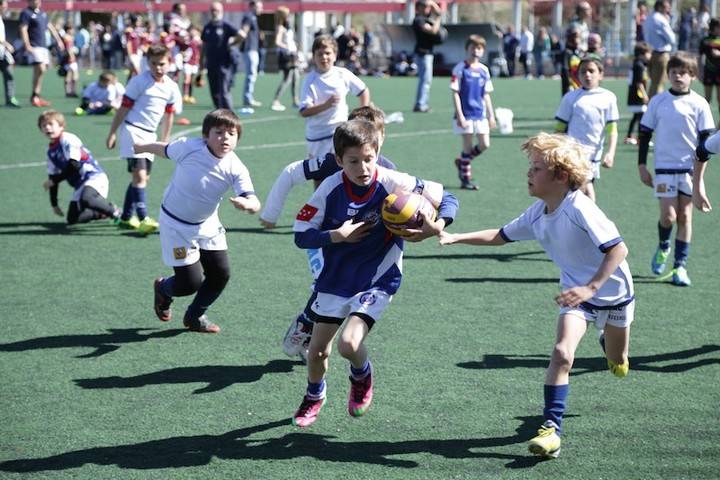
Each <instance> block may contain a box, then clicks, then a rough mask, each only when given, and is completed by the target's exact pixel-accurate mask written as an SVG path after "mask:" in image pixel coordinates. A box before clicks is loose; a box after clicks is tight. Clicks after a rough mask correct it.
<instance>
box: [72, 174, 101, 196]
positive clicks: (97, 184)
mask: <svg viewBox="0 0 720 480" xmlns="http://www.w3.org/2000/svg"><path fill="white" fill-rule="evenodd" d="M85 187H92V188H93V189H95V191H96V192H98V193H99V194H100V196H101V197H103V198H107V196H108V193H110V181H109V180H108V176H107V175H105V174H104V173H97V174H95V175H93V176H92V177H90V178H88V179H87V181H86V182H85V183H83V184H82V186H80V188H78V189H77V190H75V191H74V192H73V196H72V201H73V202H78V201H80V197H81V196H82V192H83V190H84V189H85Z"/></svg>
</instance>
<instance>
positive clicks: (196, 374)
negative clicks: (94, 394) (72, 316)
mask: <svg viewBox="0 0 720 480" xmlns="http://www.w3.org/2000/svg"><path fill="white" fill-rule="evenodd" d="M302 365H303V363H302V362H299V361H297V362H294V361H290V360H271V361H269V362H268V363H267V364H265V365H242V366H235V365H233V366H230V365H203V366H199V367H178V368H171V369H168V370H160V371H158V372H153V373H146V374H144V375H137V376H134V377H127V378H123V377H117V376H114V377H100V378H79V379H76V380H74V382H75V383H76V384H77V385H78V386H80V387H82V388H88V389H95V388H140V387H146V386H148V385H165V384H179V383H205V384H207V385H206V386H204V387H202V388H198V389H197V390H195V391H193V393H210V392H217V391H219V390H222V389H224V388H226V387H230V386H232V385H233V384H235V383H252V382H257V381H258V380H260V379H261V378H262V376H263V375H265V374H269V373H286V372H292V370H293V367H296V366H302Z"/></svg>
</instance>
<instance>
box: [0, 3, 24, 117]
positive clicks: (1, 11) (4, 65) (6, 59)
mask: <svg viewBox="0 0 720 480" xmlns="http://www.w3.org/2000/svg"><path fill="white" fill-rule="evenodd" d="M7 8H8V0H0V72H2V76H3V85H4V87H5V106H6V107H10V108H20V103H19V102H18V101H17V99H16V98H15V76H14V75H13V66H14V65H15V59H14V58H13V52H14V51H15V49H14V48H13V46H12V45H11V44H10V42H8V41H7V39H6V37H5V22H4V21H3V16H4V15H5V12H6V11H7Z"/></svg>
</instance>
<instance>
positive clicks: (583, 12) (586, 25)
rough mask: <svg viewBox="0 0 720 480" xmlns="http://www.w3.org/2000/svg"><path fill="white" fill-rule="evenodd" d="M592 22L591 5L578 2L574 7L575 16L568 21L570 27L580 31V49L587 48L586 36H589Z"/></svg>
mask: <svg viewBox="0 0 720 480" xmlns="http://www.w3.org/2000/svg"><path fill="white" fill-rule="evenodd" d="M591 22H592V6H590V3H588V2H580V3H578V4H577V6H576V7H575V18H573V20H572V22H571V23H570V27H571V28H573V27H574V28H576V29H577V30H578V31H579V32H580V43H578V46H579V47H580V50H583V51H585V50H587V42H588V37H589V36H590V24H591Z"/></svg>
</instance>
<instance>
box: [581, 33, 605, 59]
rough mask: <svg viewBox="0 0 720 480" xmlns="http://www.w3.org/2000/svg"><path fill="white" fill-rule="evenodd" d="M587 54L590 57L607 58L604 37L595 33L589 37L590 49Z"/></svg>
mask: <svg viewBox="0 0 720 480" xmlns="http://www.w3.org/2000/svg"><path fill="white" fill-rule="evenodd" d="M585 53H586V54H588V55H595V56H597V57H600V58H604V57H605V47H603V44H602V37H601V36H600V34H599V33H594V32H593V33H591V34H590V35H588V48H587V52H585Z"/></svg>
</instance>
